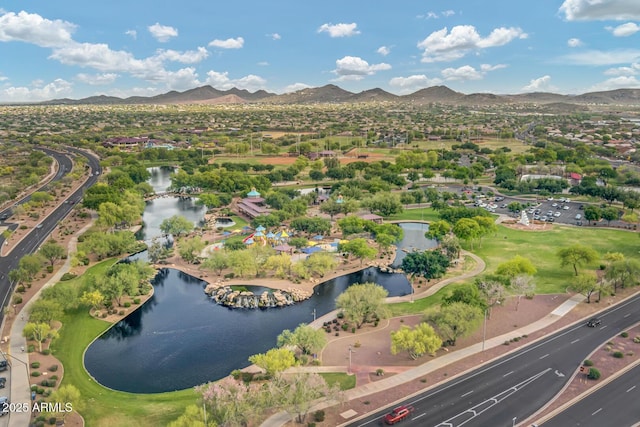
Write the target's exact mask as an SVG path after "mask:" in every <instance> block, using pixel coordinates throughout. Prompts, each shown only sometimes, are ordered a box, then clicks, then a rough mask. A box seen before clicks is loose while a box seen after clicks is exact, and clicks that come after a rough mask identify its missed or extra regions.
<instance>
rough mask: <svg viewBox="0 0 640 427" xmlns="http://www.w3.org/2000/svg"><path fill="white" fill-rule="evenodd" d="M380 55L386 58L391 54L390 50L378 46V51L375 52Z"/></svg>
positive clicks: (386, 47)
mask: <svg viewBox="0 0 640 427" xmlns="http://www.w3.org/2000/svg"><path fill="white" fill-rule="evenodd" d="M376 52H378V53H379V54H380V55H382V56H387V55H389V54H390V53H391V48H390V47H388V46H380V47H379V48H378V50H376Z"/></svg>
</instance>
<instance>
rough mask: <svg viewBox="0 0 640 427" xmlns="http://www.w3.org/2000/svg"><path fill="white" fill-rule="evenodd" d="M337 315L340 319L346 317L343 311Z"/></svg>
mask: <svg viewBox="0 0 640 427" xmlns="http://www.w3.org/2000/svg"><path fill="white" fill-rule="evenodd" d="M336 317H337V318H338V319H342V318H343V317H344V313H343V312H340V313H338V314H337V315H336Z"/></svg>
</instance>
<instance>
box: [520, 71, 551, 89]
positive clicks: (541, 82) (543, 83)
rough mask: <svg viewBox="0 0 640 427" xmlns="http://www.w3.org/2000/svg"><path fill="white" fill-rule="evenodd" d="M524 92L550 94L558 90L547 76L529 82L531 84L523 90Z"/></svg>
mask: <svg viewBox="0 0 640 427" xmlns="http://www.w3.org/2000/svg"><path fill="white" fill-rule="evenodd" d="M522 90H523V91H524V92H549V91H555V90H557V88H556V87H555V86H553V85H552V84H551V76H549V75H546V76H542V77H538V78H537V79H533V80H531V81H529V84H528V85H526V86H524V87H523V88H522Z"/></svg>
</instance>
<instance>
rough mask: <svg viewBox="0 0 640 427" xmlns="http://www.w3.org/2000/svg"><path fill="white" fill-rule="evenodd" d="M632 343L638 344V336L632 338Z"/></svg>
mask: <svg viewBox="0 0 640 427" xmlns="http://www.w3.org/2000/svg"><path fill="white" fill-rule="evenodd" d="M633 342H634V343H636V344H640V336H636V337H634V338H633Z"/></svg>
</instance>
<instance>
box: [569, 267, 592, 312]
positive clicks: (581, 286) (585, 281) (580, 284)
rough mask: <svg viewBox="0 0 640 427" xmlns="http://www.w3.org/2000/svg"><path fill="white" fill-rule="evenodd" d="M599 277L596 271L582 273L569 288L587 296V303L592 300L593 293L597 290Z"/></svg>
mask: <svg viewBox="0 0 640 427" xmlns="http://www.w3.org/2000/svg"><path fill="white" fill-rule="evenodd" d="M597 282H598V278H597V277H596V275H595V274H594V273H580V274H579V275H577V276H576V277H575V278H574V279H573V282H572V283H571V284H570V285H569V289H571V290H573V291H575V292H578V293H580V294H582V295H584V296H586V297H587V304H588V303H590V302H591V294H593V293H594V292H595V291H596V288H597Z"/></svg>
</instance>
